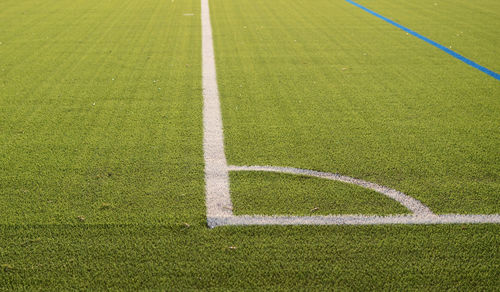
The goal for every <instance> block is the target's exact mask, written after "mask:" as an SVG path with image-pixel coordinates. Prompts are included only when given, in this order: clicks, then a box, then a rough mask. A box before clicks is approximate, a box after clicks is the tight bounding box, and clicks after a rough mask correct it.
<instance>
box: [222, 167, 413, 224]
mask: <svg viewBox="0 0 500 292" xmlns="http://www.w3.org/2000/svg"><path fill="white" fill-rule="evenodd" d="M230 182H231V200H232V202H233V212H234V213H235V214H237V215H244V214H260V215H329V214H365V215H369V214H370V215H389V214H405V213H409V211H408V210H407V209H406V208H405V207H403V206H402V205H400V204H399V203H398V202H396V201H394V200H392V199H389V198H387V197H386V196H384V195H382V194H379V193H377V192H375V191H372V190H367V189H364V188H362V187H358V186H355V185H351V184H346V183H342V182H337V181H331V180H326V179H320V178H314V177H308V176H296V175H289V174H280V173H260V172H256V173H254V172H234V173H231V174H230Z"/></svg>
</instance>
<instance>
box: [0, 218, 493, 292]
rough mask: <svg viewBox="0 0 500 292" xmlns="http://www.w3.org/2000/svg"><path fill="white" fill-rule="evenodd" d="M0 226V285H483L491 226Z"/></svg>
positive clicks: (488, 283)
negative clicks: (209, 228) (209, 227)
mask: <svg viewBox="0 0 500 292" xmlns="http://www.w3.org/2000/svg"><path fill="white" fill-rule="evenodd" d="M199 223H200V224H198V223H197V224H194V225H192V226H190V227H186V226H184V225H178V226H175V225H169V226H148V225H82V226H68V225H41V226H5V225H1V226H0V233H1V235H2V242H3V244H2V248H1V250H0V264H1V265H2V269H0V287H3V288H6V289H22V288H27V289H30V290H31V289H47V288H49V287H50V289H51V290H52V289H53V290H59V289H84V290H87V289H93V290H95V289H126V290H129V289H132V290H136V289H147V288H151V289H158V288H163V289H169V290H170V289H175V290H177V289H179V290H183V289H204V290H205V289H214V290H218V289H223V290H226V289H229V290H241V289H272V290H297V289H307V290H325V289H326V290H330V289H343V290H344V289H345V290H382V289H387V290H414V289H416V290H421V289H423V290H440V291H442V290H448V289H450V290H456V289H459V290H471V291H473V290H474V291H477V290H483V289H485V290H490V289H492V288H494V287H498V285H500V282H499V279H500V277H499V276H500V274H499V269H498V266H499V264H500V262H499V258H498V252H499V250H498V246H500V237H499V234H500V232H499V231H500V229H499V226H498V225H440V226H364V227H363V226H344V227H342V226H336V227H325V226H323V227H319V226H316V227H311V226H302V227H290V226H288V227H251V228H248V227H241V228H238V227H229V228H216V229H214V230H208V229H207V228H206V227H205V226H204V225H203V224H201V222H199Z"/></svg>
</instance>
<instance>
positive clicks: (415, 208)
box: [228, 165, 434, 216]
mask: <svg viewBox="0 0 500 292" xmlns="http://www.w3.org/2000/svg"><path fill="white" fill-rule="evenodd" d="M228 170H230V171H267V172H279V173H288V174H296V175H306V176H313V177H319V178H324V179H329V180H335V181H340V182H344V183H348V184H354V185H357V186H360V187H363V188H367V189H370V190H373V191H376V192H377V193H381V194H383V195H386V196H387V197H389V198H391V199H393V200H395V201H397V202H399V203H400V204H401V205H403V206H405V207H406V208H407V209H408V210H410V211H412V212H413V214H415V215H419V216H428V215H434V213H432V211H431V210H430V209H429V208H428V207H427V206H425V205H424V204H422V203H421V202H420V201H419V200H417V199H414V198H412V197H410V196H408V195H406V194H403V193H402V192H398V191H396V190H394V189H390V188H388V187H384V186H381V185H378V184H375V183H371V182H368V181H364V180H361V179H356V178H352V177H349V176H345V175H340V174H334V173H329V172H321V171H314V170H309V169H301V168H294V167H280V166H258V165H254V166H234V165H230V166H229V167H228Z"/></svg>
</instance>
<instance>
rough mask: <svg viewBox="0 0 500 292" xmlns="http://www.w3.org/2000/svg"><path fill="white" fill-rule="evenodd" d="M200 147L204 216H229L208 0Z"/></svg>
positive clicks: (204, 0) (205, 4)
mask: <svg viewBox="0 0 500 292" xmlns="http://www.w3.org/2000/svg"><path fill="white" fill-rule="evenodd" d="M201 26H202V35H203V36H202V66H203V69H202V74H203V78H202V85H203V151H204V157H205V192H206V202H205V203H206V207H207V217H226V216H232V214H233V211H232V209H233V206H232V203H231V197H230V195H229V175H228V170H227V162H226V155H225V154H224V134H223V132H222V116H221V110H220V102H219V89H218V87H217V76H216V73H215V56H214V46H213V39H212V25H211V23H210V8H209V5H208V0H201Z"/></svg>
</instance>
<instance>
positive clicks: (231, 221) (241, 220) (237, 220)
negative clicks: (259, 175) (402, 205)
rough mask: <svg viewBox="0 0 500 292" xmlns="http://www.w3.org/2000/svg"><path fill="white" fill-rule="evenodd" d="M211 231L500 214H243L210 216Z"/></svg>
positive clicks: (474, 219) (471, 220)
mask: <svg viewBox="0 0 500 292" xmlns="http://www.w3.org/2000/svg"><path fill="white" fill-rule="evenodd" d="M207 223H208V226H209V227H210V228H214V227H217V226H226V225H386V224H426V225H428V224H477V223H497V224H498V223H500V215H498V214H492V215H461V214H445V215H428V216H417V215H392V216H364V215H338V216H337V215H327V216H320V215H318V216H260V215H240V216H230V217H208V218H207Z"/></svg>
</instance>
